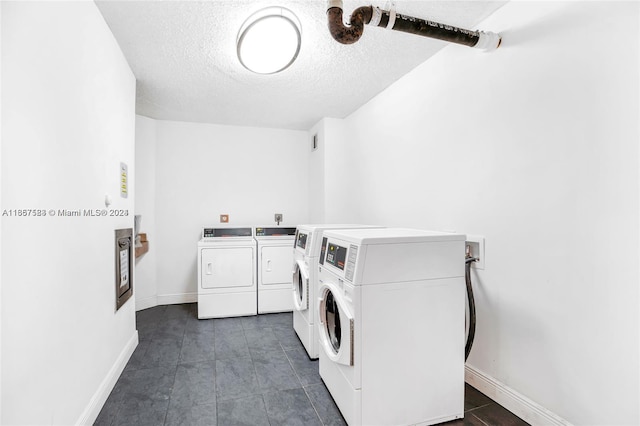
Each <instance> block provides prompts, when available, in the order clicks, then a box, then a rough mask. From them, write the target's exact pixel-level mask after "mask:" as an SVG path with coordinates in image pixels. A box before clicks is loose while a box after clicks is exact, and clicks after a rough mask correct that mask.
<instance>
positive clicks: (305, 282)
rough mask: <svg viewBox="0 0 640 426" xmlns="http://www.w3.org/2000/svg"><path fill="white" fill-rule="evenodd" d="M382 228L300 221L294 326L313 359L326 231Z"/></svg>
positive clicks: (294, 251) (314, 356) (296, 251)
mask: <svg viewBox="0 0 640 426" xmlns="http://www.w3.org/2000/svg"><path fill="white" fill-rule="evenodd" d="M358 228H379V227H377V226H369V225H357V224H315V225H299V226H298V228H297V230H296V238H295V246H294V250H293V328H294V330H295V331H296V334H297V335H298V338H299V339H300V341H301V342H302V345H303V346H304V348H305V349H306V351H307V355H308V356H309V358H311V359H317V358H318V326H317V324H318V322H317V321H316V316H317V314H316V303H315V301H316V299H317V297H318V296H317V288H318V285H317V282H318V257H319V256H320V248H321V243H322V233H323V231H326V230H329V229H358Z"/></svg>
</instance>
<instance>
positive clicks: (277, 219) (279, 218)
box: [273, 213, 282, 225]
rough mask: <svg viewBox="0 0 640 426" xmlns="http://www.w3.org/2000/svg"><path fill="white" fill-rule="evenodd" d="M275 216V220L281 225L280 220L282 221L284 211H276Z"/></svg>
mask: <svg viewBox="0 0 640 426" xmlns="http://www.w3.org/2000/svg"><path fill="white" fill-rule="evenodd" d="M273 216H274V218H273V220H275V221H276V223H277V224H278V225H280V222H282V213H276V214H275V215H273Z"/></svg>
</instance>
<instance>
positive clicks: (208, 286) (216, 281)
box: [198, 227, 257, 319]
mask: <svg viewBox="0 0 640 426" xmlns="http://www.w3.org/2000/svg"><path fill="white" fill-rule="evenodd" d="M256 294H257V280H256V241H255V240H254V238H253V228H251V227H246V228H205V229H204V231H203V233H202V239H201V240H200V241H199V242H198V318H200V319H203V318H224V317H234V316H242V315H256V313H257V301H256Z"/></svg>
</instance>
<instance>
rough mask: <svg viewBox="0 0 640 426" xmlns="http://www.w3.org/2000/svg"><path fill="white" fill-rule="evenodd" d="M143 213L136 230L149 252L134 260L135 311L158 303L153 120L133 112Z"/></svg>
mask: <svg viewBox="0 0 640 426" xmlns="http://www.w3.org/2000/svg"><path fill="white" fill-rule="evenodd" d="M135 213H136V214H139V215H142V220H141V224H140V230H139V232H144V233H146V234H147V238H148V239H149V240H150V243H149V251H148V252H147V253H145V254H143V255H142V256H140V257H139V258H137V259H136V289H135V297H136V310H141V309H146V308H149V307H152V306H156V305H157V293H158V291H157V286H156V282H157V274H156V272H157V271H156V265H157V262H156V253H157V249H158V244H157V241H156V240H155V237H156V121H155V120H152V119H150V118H147V117H143V116H140V115H136V205H135Z"/></svg>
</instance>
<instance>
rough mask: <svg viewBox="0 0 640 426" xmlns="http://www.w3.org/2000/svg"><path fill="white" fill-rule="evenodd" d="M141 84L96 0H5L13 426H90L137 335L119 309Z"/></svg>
mask: <svg viewBox="0 0 640 426" xmlns="http://www.w3.org/2000/svg"><path fill="white" fill-rule="evenodd" d="M134 102H135V79H134V76H133V74H132V73H131V71H130V69H129V67H128V65H127V63H126V61H125V59H124V57H123V55H122V54H121V51H120V49H119V47H118V45H117V43H116V42H115V40H114V38H113V36H112V34H111V32H110V31H109V29H108V28H107V25H106V24H105V22H104V20H103V18H102V16H101V15H100V13H99V12H98V10H97V8H96V6H95V4H94V3H93V2H3V4H2V155H1V158H2V166H1V168H2V209H3V211H4V210H5V209H6V210H11V209H44V210H45V211H48V210H56V211H57V210H58V209H69V210H74V209H100V208H103V207H104V199H105V195H106V194H110V195H111V197H112V199H113V205H112V208H114V209H121V210H128V211H129V212H130V215H129V216H127V217H59V216H57V215H56V216H51V215H47V216H44V217H7V216H5V217H2V358H1V359H2V377H1V380H0V382H1V383H2V419H1V422H2V424H12V425H14V424H15V425H17V424H60V425H62V424H64V425H70V424H77V423H88V424H91V423H92V422H93V420H94V419H95V417H96V416H97V414H98V412H99V410H100V408H101V406H102V403H103V402H104V400H105V399H106V397H107V395H108V393H109V391H110V390H111V386H112V385H113V383H115V379H117V375H118V374H119V372H120V369H121V368H123V367H124V363H126V361H127V358H128V356H129V355H130V353H131V351H132V350H133V349H134V348H135V345H136V344H137V333H136V331H135V321H134V314H135V307H134V303H133V300H131V301H129V302H128V303H126V304H125V305H124V306H123V307H122V308H121V309H120V310H119V311H118V312H115V289H114V285H115V284H114V283H115V277H114V260H115V259H114V258H115V253H114V251H115V249H114V230H115V229H117V228H128V227H133V216H132V215H133V197H134V194H133V193H130V194H129V198H127V199H124V198H120V196H119V174H120V162H121V161H122V162H125V163H127V164H128V167H129V179H130V181H129V183H130V189H133V185H134V181H133V180H134V175H135V165H134V117H135V113H134Z"/></svg>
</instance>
